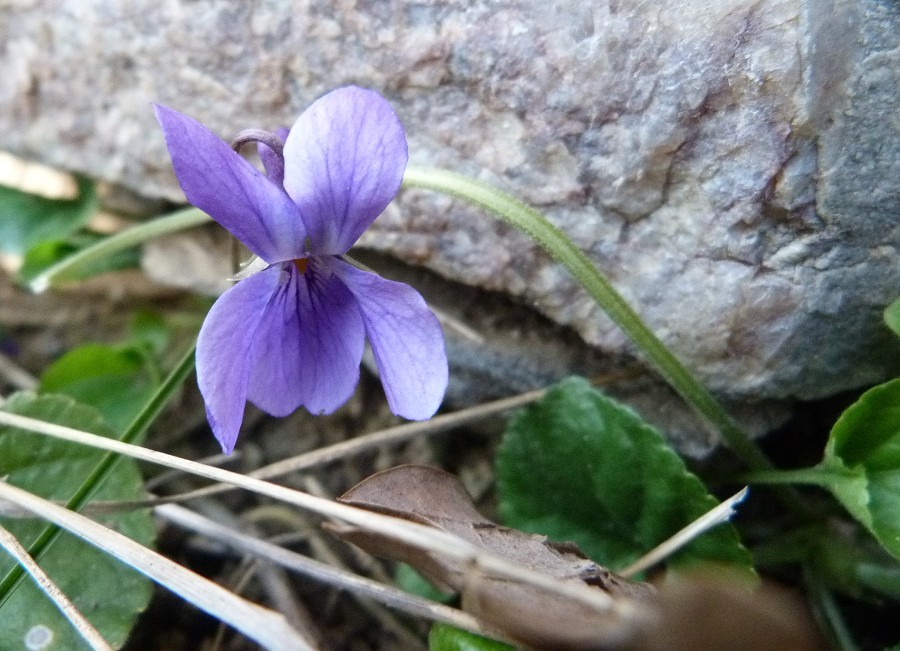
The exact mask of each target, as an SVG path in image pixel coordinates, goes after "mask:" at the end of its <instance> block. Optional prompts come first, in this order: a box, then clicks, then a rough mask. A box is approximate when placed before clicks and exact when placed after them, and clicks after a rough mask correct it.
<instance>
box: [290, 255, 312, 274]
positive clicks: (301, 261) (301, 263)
mask: <svg viewBox="0 0 900 651" xmlns="http://www.w3.org/2000/svg"><path fill="white" fill-rule="evenodd" d="M294 266H295V267H297V271H299V272H300V273H302V274H303V273H306V268H307V267H308V266H309V258H296V259H295V260H294Z"/></svg>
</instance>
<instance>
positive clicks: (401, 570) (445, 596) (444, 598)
mask: <svg viewBox="0 0 900 651" xmlns="http://www.w3.org/2000/svg"><path fill="white" fill-rule="evenodd" d="M394 583H396V584H397V587H398V588H400V589H401V590H404V591H406V592H410V593H412V594H414V595H418V596H420V597H425V598H426V599H431V600H432V601H438V602H440V603H442V604H446V603H450V602H451V601H453V600H454V599H455V598H456V595H454V594H452V593H447V592H441V591H440V590H438V589H437V588H435V587H434V585H432V583H431V582H430V581H429V580H428V579H426V578H425V577H424V576H422V575H421V574H419V573H418V572H416V571H415V570H414V569H413V568H412V567H411V566H409V565H407V564H406V563H397V569H396V570H395V571H394Z"/></svg>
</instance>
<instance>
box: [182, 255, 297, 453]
mask: <svg viewBox="0 0 900 651" xmlns="http://www.w3.org/2000/svg"><path fill="white" fill-rule="evenodd" d="M280 279H281V270H280V269H279V268H278V267H270V268H268V269H266V270H264V271H260V272H259V273H257V274H254V275H253V276H250V277H249V278H247V279H246V280H242V281H241V282H239V283H238V284H237V285H235V286H234V287H231V288H230V289H229V290H228V291H226V292H225V293H224V294H222V296H220V297H219V299H218V300H217V301H216V302H215V304H214V305H213V306H212V309H210V311H209V314H207V315H206V320H205V321H204V322H203V327H201V328H200V334H199V336H198V338H197V384H198V385H199V386H200V392H201V393H202V394H203V400H204V402H205V403H206V414H207V417H208V419H209V424H210V426H211V427H212V430H213V434H215V436H216V438H217V439H218V440H219V443H220V444H221V445H222V450H224V451H225V453H226V454H228V453H230V452H231V451H232V450H233V449H234V443H235V441H236V440H237V436H238V431H239V430H240V428H241V419H242V418H243V416H244V403H245V402H246V399H247V385H248V382H249V380H250V372H251V370H252V368H253V364H254V361H253V342H254V339H255V337H256V331H257V328H258V327H259V324H260V321H261V320H262V318H263V315H264V314H265V311H266V310H265V308H266V304H267V303H268V302H269V300H270V299H271V297H272V296H273V294H274V293H275V291H276V289H277V288H278V285H279V282H280Z"/></svg>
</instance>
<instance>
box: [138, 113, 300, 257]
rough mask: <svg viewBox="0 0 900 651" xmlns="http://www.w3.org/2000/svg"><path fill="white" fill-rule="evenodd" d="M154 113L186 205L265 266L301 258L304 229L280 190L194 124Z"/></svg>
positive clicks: (179, 116)
mask: <svg viewBox="0 0 900 651" xmlns="http://www.w3.org/2000/svg"><path fill="white" fill-rule="evenodd" d="M154 108H155V110H156V119H157V120H158V121H159V124H160V126H161V127H162V129H163V133H164V135H165V139H166V146H167V147H168V148H169V154H170V156H171V157H172V166H173V167H174V169H175V176H176V177H178V182H179V183H180V184H181V189H182V190H184V194H185V196H186V197H187V200H188V201H189V202H191V203H192V204H193V205H194V206H196V207H197V208H199V209H200V210H202V211H204V212H205V213H207V214H209V216H210V217H212V218H213V219H215V220H216V221H217V222H219V223H220V224H221V225H222V226H224V227H225V228H226V229H228V231H230V232H231V233H232V235H234V236H235V237H236V238H238V239H239V240H240V241H241V242H243V243H244V244H245V245H246V246H247V248H249V249H250V250H251V251H253V253H255V254H256V255H258V256H259V257H261V258H262V259H263V260H265V261H266V262H269V263H275V262H281V261H284V260H291V259H293V258H299V257H302V256H303V255H305V253H306V251H305V243H306V228H305V227H304V224H303V221H302V220H301V217H300V212H299V211H298V210H297V206H296V205H295V204H294V202H293V201H291V199H290V197H288V196H287V194H285V192H284V191H283V190H282V188H280V187H279V186H277V185H275V184H274V183H272V182H271V181H270V180H269V179H267V178H266V176H265V175H264V174H263V173H262V172H260V171H259V170H257V169H256V168H255V167H253V165H251V164H250V163H249V162H247V161H246V160H244V159H243V158H241V156H240V155H238V154H237V153H236V152H235V151H234V150H232V149H231V147H229V146H228V145H227V144H225V143H224V142H223V141H222V140H221V139H219V138H218V136H216V135H215V134H214V133H213V132H212V131H210V130H209V129H207V128H206V127H204V126H203V125H202V124H200V123H199V122H197V121H196V120H194V119H192V118H189V117H187V116H186V115H182V114H181V113H178V112H177V111H174V110H172V109H170V108H166V107H165V106H160V105H155V106H154Z"/></svg>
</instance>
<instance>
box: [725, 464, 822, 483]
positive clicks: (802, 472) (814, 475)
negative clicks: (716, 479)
mask: <svg viewBox="0 0 900 651" xmlns="http://www.w3.org/2000/svg"><path fill="white" fill-rule="evenodd" d="M828 477H829V474H828V473H827V472H825V471H823V470H822V469H821V468H819V467H817V466H813V467H812V468H796V469H793V470H777V469H776V470H751V471H750V472H745V473H741V475H740V477H739V480H740V481H742V482H746V483H748V484H769V485H772V484H807V485H812V486H821V487H822V488H828V487H829V486H831V482H830V481H829V479H828Z"/></svg>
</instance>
